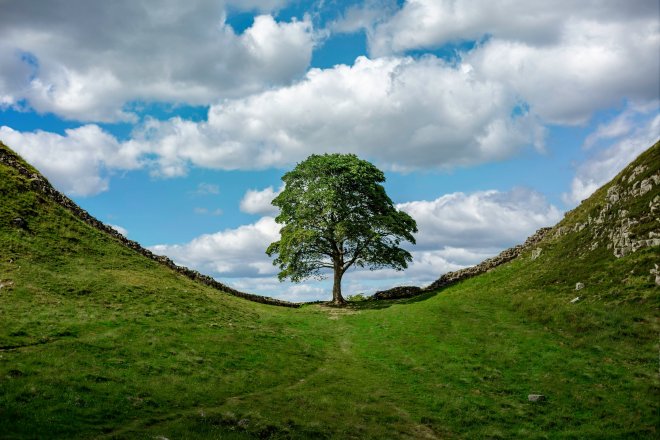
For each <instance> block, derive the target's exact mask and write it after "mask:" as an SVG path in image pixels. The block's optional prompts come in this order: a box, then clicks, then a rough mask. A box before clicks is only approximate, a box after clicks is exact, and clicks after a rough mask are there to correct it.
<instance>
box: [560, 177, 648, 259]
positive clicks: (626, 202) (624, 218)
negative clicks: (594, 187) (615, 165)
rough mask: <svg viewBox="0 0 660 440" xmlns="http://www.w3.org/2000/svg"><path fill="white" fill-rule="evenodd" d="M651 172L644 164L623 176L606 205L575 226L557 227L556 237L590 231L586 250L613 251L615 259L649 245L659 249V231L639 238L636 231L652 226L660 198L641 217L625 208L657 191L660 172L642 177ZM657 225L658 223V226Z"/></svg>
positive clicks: (607, 195)
mask: <svg viewBox="0 0 660 440" xmlns="http://www.w3.org/2000/svg"><path fill="white" fill-rule="evenodd" d="M647 170H648V167H647V166H645V165H639V166H637V167H635V168H634V169H633V170H632V171H631V172H630V174H629V175H627V176H626V175H624V176H623V178H622V179H621V180H620V181H619V183H618V184H613V185H612V186H611V187H610V188H609V189H608V190H607V194H606V196H605V204H604V205H603V206H602V207H600V208H599V209H598V211H597V212H596V213H595V215H589V216H588V217H587V219H586V221H585V222H578V223H576V224H575V225H573V226H572V227H565V226H562V227H558V228H556V230H555V231H554V233H553V236H555V237H558V236H562V235H566V234H569V233H572V232H580V231H582V230H583V229H585V228H586V229H587V230H588V231H589V234H590V237H589V238H590V240H589V242H590V245H589V247H588V248H587V249H584V250H585V251H587V250H595V249H597V248H598V247H599V246H605V247H606V248H607V249H610V250H611V251H612V253H613V254H614V256H615V257H617V258H621V257H623V256H625V255H628V254H630V253H633V252H636V251H638V250H639V249H642V248H644V247H649V246H660V230H658V229H657V228H655V229H654V230H651V231H647V232H645V233H644V235H639V234H637V233H636V232H635V229H636V228H637V227H638V226H639V225H643V224H649V223H653V221H654V220H657V217H658V214H659V213H660V195H656V196H655V197H653V199H652V200H651V201H650V202H649V205H648V210H644V213H642V214H641V215H640V214H638V215H633V214H631V213H630V212H629V211H628V210H626V209H624V208H623V207H624V206H630V205H631V204H633V203H634V202H635V199H638V198H640V197H642V196H644V195H646V194H647V193H648V192H650V191H654V190H655V191H657V190H658V189H657V186H658V184H660V171H657V172H656V173H655V174H652V175H651V176H649V177H646V178H643V179H642V176H643V175H644V172H645V171H647ZM656 224H657V223H656Z"/></svg>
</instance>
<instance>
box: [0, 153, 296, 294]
mask: <svg viewBox="0 0 660 440" xmlns="http://www.w3.org/2000/svg"><path fill="white" fill-rule="evenodd" d="M0 163H1V164H4V165H6V166H9V167H12V168H14V169H15V170H16V171H18V173H20V174H21V175H23V176H25V177H27V178H28V179H29V181H30V186H31V188H32V189H33V190H34V191H37V192H39V193H40V194H42V195H44V196H46V197H47V198H49V199H50V200H52V201H53V202H55V203H57V204H58V205H60V206H62V207H63V208H65V209H67V210H69V211H70V212H71V213H72V214H73V215H74V216H75V217H77V218H78V219H80V220H82V221H83V222H85V223H87V224H88V225H90V226H92V227H93V228H96V229H98V230H100V231H103V232H104V233H106V234H108V235H110V236H112V237H113V238H114V239H115V240H117V241H119V242H120V243H122V244H123V245H124V246H126V247H128V248H131V249H133V250H134V251H135V252H137V253H139V254H141V255H143V256H145V257H147V258H149V259H151V260H154V261H156V262H158V263H160V264H162V265H164V266H167V267H169V268H170V269H172V270H174V271H175V272H178V273H180V274H182V275H184V276H186V277H188V278H190V279H191V280H194V281H197V282H199V283H202V284H205V285H207V286H210V287H213V288H215V289H218V290H221V291H223V292H226V293H229V294H231V295H234V296H237V297H240V298H244V299H247V300H250V301H254V302H258V303H262V304H271V305H275V306H282V307H300V304H298V303H292V302H288V301H282V300H279V299H275V298H270V297H267V296H261V295H255V294H252V293H246V292H241V291H239V290H236V289H233V288H231V287H229V286H227V285H225V284H222V283H221V282H219V281H216V280H215V279H213V278H211V277H210V276H208V275H204V274H201V273H199V272H198V271H196V270H192V269H189V268H187V267H183V266H178V265H176V264H175V263H174V262H173V261H172V260H171V259H169V258H168V257H165V256H162V255H156V254H154V253H153V252H151V251H150V250H148V249H145V248H143V247H142V246H141V245H140V244H139V243H138V242H136V241H133V240H129V239H128V238H126V237H124V236H123V235H122V234H120V233H119V232H117V231H116V230H114V229H113V228H111V227H110V226H108V225H106V224H105V223H103V222H100V221H99V220H97V219H96V218H94V217H92V216H91V215H90V214H89V213H88V212H87V211H85V210H84V209H82V208H80V207H79V206H78V205H76V204H75V203H74V202H73V201H72V200H71V199H70V198H68V197H67V196H65V195H64V194H62V193H60V192H59V191H57V190H56V189H55V188H53V186H52V185H51V184H50V183H49V182H48V180H46V178H45V177H43V176H42V175H41V174H39V173H36V172H35V171H34V170H31V169H29V168H28V167H26V166H25V165H24V164H23V161H22V160H21V159H20V158H19V157H18V156H17V155H15V154H14V153H12V152H11V151H9V150H8V149H7V148H5V147H4V146H2V145H0ZM19 221H20V222H21V224H20V225H19V224H18V223H19ZM23 222H25V220H24V219H15V220H14V223H15V224H16V226H17V227H21V228H24V227H27V222H25V225H23Z"/></svg>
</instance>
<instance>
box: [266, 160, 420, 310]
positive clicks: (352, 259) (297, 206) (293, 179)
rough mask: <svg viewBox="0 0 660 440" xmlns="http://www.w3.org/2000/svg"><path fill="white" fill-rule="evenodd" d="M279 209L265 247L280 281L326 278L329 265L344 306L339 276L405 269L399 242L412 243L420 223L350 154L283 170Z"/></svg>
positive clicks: (377, 174)
mask: <svg viewBox="0 0 660 440" xmlns="http://www.w3.org/2000/svg"><path fill="white" fill-rule="evenodd" d="M282 180H283V181H284V183H285V186H284V190H283V191H282V192H281V193H280V194H279V195H278V196H277V197H276V198H275V199H274V200H273V202H272V203H273V205H275V206H277V207H278V208H280V214H279V215H278V216H277V218H276V219H275V221H276V222H277V223H280V224H282V225H283V226H282V228H281V229H280V240H279V241H276V242H274V243H271V245H270V246H269V247H268V249H267V250H266V253H267V254H268V255H270V256H272V255H274V254H277V257H276V259H275V260H274V261H273V264H274V265H278V266H279V268H280V270H281V271H280V273H279V275H278V276H279V279H280V281H281V280H284V279H285V278H290V279H291V280H292V281H294V282H300V281H302V280H304V279H307V278H310V277H316V278H319V279H321V278H324V274H323V272H324V270H326V269H332V271H333V273H334V283H333V287H332V302H333V303H334V304H344V303H345V301H344V298H343V297H342V294H341V280H342V277H343V275H344V273H346V271H347V270H348V268H349V267H351V266H359V267H365V266H367V267H369V268H370V269H372V270H373V269H377V268H382V267H393V268H394V269H396V270H402V269H405V268H406V267H408V262H410V261H412V256H411V255H410V253H409V252H408V251H406V250H404V249H401V248H400V247H399V244H400V243H401V241H403V240H405V241H408V242H410V243H413V244H415V238H414V237H413V235H412V234H413V233H415V232H417V224H416V223H415V220H413V218H412V217H410V216H409V215H408V214H406V213H405V212H402V211H398V210H397V209H396V208H395V207H394V205H393V204H392V200H390V198H389V197H388V196H387V194H386V193H385V188H383V186H382V185H381V183H382V182H384V181H385V175H384V174H383V172H382V171H380V170H379V169H378V168H376V167H375V166H374V165H372V164H371V163H369V162H367V161H365V160H361V159H358V157H357V156H355V155H354V154H324V155H322V156H321V155H312V156H310V157H308V158H307V159H306V160H305V161H303V162H301V163H299V164H298V165H297V166H296V167H295V168H294V169H293V170H292V171H289V172H288V173H286V174H285V175H284V176H283V177H282Z"/></svg>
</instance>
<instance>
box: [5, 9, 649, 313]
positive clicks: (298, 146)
mask: <svg viewBox="0 0 660 440" xmlns="http://www.w3.org/2000/svg"><path fill="white" fill-rule="evenodd" d="M491 3H492V4H491ZM0 8H1V9H2V11H1V13H0V140H2V141H3V142H4V143H6V144H7V145H9V146H10V147H12V148H13V149H14V150H16V151H17V152H19V153H20V154H22V155H23V156H24V157H25V158H26V159H27V160H29V161H30V162H31V163H32V164H33V165H35V166H36V167H37V168H39V169H40V170H41V171H42V172H43V173H44V174H45V175H46V176H47V177H48V178H49V179H50V180H51V182H52V183H53V184H54V185H55V186H56V187H57V188H59V189H60V190H62V191H64V192H66V193H67V194H68V195H69V196H71V197H72V198H73V199H74V200H75V201H76V202H77V203H78V204H80V205H81V206H82V207H83V208H85V209H87V210H88V211H89V212H90V213H92V214H93V215H94V216H96V217H97V218H99V219H100V220H102V221H104V222H106V223H108V224H111V225H114V226H116V227H117V228H118V229H120V230H121V231H123V232H124V233H125V234H126V235H127V236H128V237H129V238H131V239H134V240H136V241H139V242H140V243H142V244H143V245H145V246H149V247H151V248H152V249H153V250H155V251H156V252H159V253H163V254H167V255H169V256H171V257H172V258H173V259H174V260H175V261H177V262H178V263H180V264H184V265H187V266H190V267H194V268H196V269H199V270H201V271H202V272H205V273H208V274H210V275H212V276H214V277H216V278H218V279H220V280H222V281H223V282H226V283H228V284H230V285H233V286H235V287H237V288H239V289H243V290H246V291H251V292H255V293H261V294H267V295H271V296H277V297H281V298H285V299H291V300H312V299H324V298H328V297H329V289H330V288H329V284H328V283H327V282H320V283H319V282H316V281H309V282H304V283H301V284H298V285H294V284H291V283H279V282H278V281H277V278H276V273H277V270H276V268H275V267H273V266H272V265H271V263H270V259H269V258H268V257H267V256H266V255H265V253H264V250H265V248H266V247H267V245H268V244H269V243H270V242H271V241H274V240H276V239H277V236H278V235H277V233H278V225H277V224H276V223H275V222H274V220H273V217H274V216H275V215H276V212H275V211H274V210H273V208H272V206H271V205H270V203H269V201H270V200H271V199H272V197H273V196H274V195H275V194H276V193H277V191H278V190H279V189H280V177H281V175H282V174H283V173H284V172H286V171H287V170H288V169H291V168H292V167H293V166H295V164H296V163H297V162H300V161H301V160H303V159H305V158H306V157H307V156H308V155H310V154H314V153H325V152H353V153H356V154H358V155H359V156H360V157H362V158H365V159H367V160H370V161H372V162H374V163H375V164H377V165H378V166H379V167H381V168H382V169H383V170H385V172H386V176H387V182H386V189H387V191H388V193H389V194H390V196H391V198H392V199H393V200H394V202H395V203H397V204H398V206H399V208H400V209H403V210H406V211H407V212H408V213H410V214H411V215H413V217H415V218H416V220H417V222H418V225H419V229H420V231H419V234H418V236H417V241H418V245H417V246H415V247H410V251H411V252H412V254H413V258H414V260H413V263H412V265H411V266H410V268H409V269H408V270H406V271H405V272H394V271H391V270H379V271H374V272H370V271H365V270H356V271H353V272H350V273H349V274H348V275H347V277H346V278H345V283H344V291H345V293H346V294H349V295H350V294H353V293H361V292H367V293H368V292H373V291H374V290H377V289H379V288H386V287H391V286H394V285H398V284H418V285H420V284H421V285H423V284H427V283H430V282H431V281H433V280H434V279H436V278H438V277H439V276H440V275H441V274H442V273H444V272H446V271H448V270H455V269H457V268H460V267H464V266H466V265H471V264H475V263H477V262H479V261H481V260H482V259H483V258H486V257H488V256H491V255H493V254H496V253H498V252H499V251H500V250H502V249H503V248H506V247H509V246H511V245H514V244H516V243H519V242H521V241H523V240H524V239H525V237H527V236H528V235H530V234H531V233H533V232H534V230H535V229H537V228H539V227H541V226H548V225H552V224H554V223H556V222H557V221H558V220H559V219H560V218H561V217H562V215H563V212H565V211H566V210H568V209H571V208H573V207H574V206H576V204H577V203H579V201H580V200H582V199H584V198H586V197H588V196H589V194H591V192H593V190H595V189H596V188H597V187H598V186H600V185H601V184H603V183H605V182H606V181H608V180H609V179H610V178H611V177H613V176H614V175H615V174H616V173H617V172H618V171H619V170H620V169H621V168H623V167H624V166H625V165H626V164H627V163H628V162H629V161H631V160H632V159H634V157H636V156H637V155H638V154H639V153H640V152H642V151H643V150H644V149H646V148H647V147H648V146H650V145H651V144H652V143H653V142H655V141H657V140H658V138H659V137H660V116H659V111H658V110H659V101H660V84H659V79H658V78H660V56H659V55H658V54H659V53H660V23H659V19H658V17H659V16H660V11H659V10H658V8H659V5H658V2H657V1H656V0H649V1H644V0H640V1H637V2H628V1H614V0H610V1H601V2H574V1H568V0H565V1H558V2H534V1H522V0H510V1H508V2H505V3H499V2H498V4H497V5H495V2H489V3H484V2H477V1H467V0H466V1H455V2H449V1H442V0H414V1H413V0H405V1H388V0H371V1H339V0H337V1H330V0H328V1H323V0H321V1H286V0H264V1H258V0H249V1H238V0H221V1H205V0H190V1H187V2H185V3H181V2H178V1H174V0H172V1H165V2H162V1H160V2H156V1H134V0H131V1H129V0H120V1H115V2H104V1H88V0H68V1H65V0H60V1H57V0H56V1H51V2H47V3H44V2H37V1H36V0H20V1H19V0H9V1H5V2H2V6H0Z"/></svg>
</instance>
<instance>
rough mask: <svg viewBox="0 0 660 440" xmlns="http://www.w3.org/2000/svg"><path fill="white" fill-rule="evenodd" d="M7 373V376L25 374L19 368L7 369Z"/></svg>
mask: <svg viewBox="0 0 660 440" xmlns="http://www.w3.org/2000/svg"><path fill="white" fill-rule="evenodd" d="M7 374H8V375H9V377H22V376H25V374H24V373H23V372H22V371H21V370H9V371H8V373H7Z"/></svg>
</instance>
